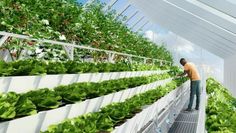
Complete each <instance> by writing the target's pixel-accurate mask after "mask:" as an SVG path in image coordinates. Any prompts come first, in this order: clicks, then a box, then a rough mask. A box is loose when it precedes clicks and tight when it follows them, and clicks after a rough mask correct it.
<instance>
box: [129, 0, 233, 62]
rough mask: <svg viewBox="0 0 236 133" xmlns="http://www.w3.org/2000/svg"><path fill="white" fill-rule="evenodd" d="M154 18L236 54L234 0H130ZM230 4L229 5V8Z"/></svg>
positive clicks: (220, 52)
mask: <svg viewBox="0 0 236 133" xmlns="http://www.w3.org/2000/svg"><path fill="white" fill-rule="evenodd" d="M129 2H130V3H131V5H133V6H135V7H137V9H139V10H140V11H142V13H143V14H145V17H147V18H148V19H149V20H150V21H151V22H153V23H158V24H160V25H161V26H163V27H165V28H167V29H168V30H170V31H172V32H174V33H176V34H178V35H179V36H182V37H183V38H185V39H187V40H189V41H191V42H193V43H194V44H196V45H199V46H201V47H202V48H204V49H206V50H208V51H210V52H212V53H214V54H215V55H217V56H219V57H222V58H227V57H230V56H232V55H234V54H236V52H235V51H236V26H235V24H236V19H235V17H236V8H235V6H236V4H235V2H233V1H231V0H181V1H180V0H148V1H147V0H146V1H144V0H130V1H129ZM226 7H227V8H226Z"/></svg>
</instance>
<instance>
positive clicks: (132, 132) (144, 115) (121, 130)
mask: <svg viewBox="0 0 236 133" xmlns="http://www.w3.org/2000/svg"><path fill="white" fill-rule="evenodd" d="M187 87H188V81H187V82H186V83H184V84H183V85H181V86H180V87H178V88H176V89H175V90H173V91H171V92H170V93H168V94H167V95H165V96H164V97H162V98H161V99H159V100H158V101H156V102H155V103H154V104H152V105H150V106H148V107H147V108H145V109H143V111H142V112H140V113H138V114H136V115H135V116H134V117H133V118H131V119H129V120H127V121H126V122H125V123H124V124H122V125H121V126H118V127H115V129H114V130H113V131H112V133H136V132H138V131H140V129H141V128H142V127H144V126H145V125H146V124H147V123H148V122H149V121H151V120H152V119H154V118H155V117H157V114H158V113H160V111H163V110H165V109H166V107H167V106H168V105H169V104H170V102H171V101H172V102H173V101H174V100H175V99H176V97H178V95H177V94H178V93H177V92H178V90H183V88H187ZM182 93H183V91H182Z"/></svg>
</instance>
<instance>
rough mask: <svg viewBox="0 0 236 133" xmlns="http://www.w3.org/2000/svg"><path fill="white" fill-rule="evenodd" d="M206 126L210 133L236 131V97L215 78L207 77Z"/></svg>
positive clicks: (231, 132) (230, 132) (233, 132)
mask: <svg viewBox="0 0 236 133" xmlns="http://www.w3.org/2000/svg"><path fill="white" fill-rule="evenodd" d="M207 93H208V104H207V109H206V114H207V119H206V128H207V131H208V132H209V133H235V132H236V98H234V97H233V96H232V95H231V94H230V92H229V91H228V90H227V89H226V88H225V87H224V86H222V85H221V84H220V83H219V82H217V81H216V80H215V79H213V78H209V79H207Z"/></svg>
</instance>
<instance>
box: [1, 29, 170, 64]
mask: <svg viewBox="0 0 236 133" xmlns="http://www.w3.org/2000/svg"><path fill="white" fill-rule="evenodd" d="M0 36H2V37H1V39H0V47H1V46H2V45H4V43H5V42H6V40H7V39H8V38H10V37H13V38H17V39H23V40H30V41H35V42H39V43H49V44H52V45H61V46H63V48H64V50H65V52H66V53H67V56H68V58H69V59H71V60H73V59H74V48H78V49H85V50H90V51H96V52H105V53H106V54H107V55H108V61H110V62H112V60H113V58H114V57H115V55H120V56H125V57H127V58H128V59H129V60H130V61H132V58H139V59H143V61H144V63H146V61H147V60H152V62H160V64H161V65H162V64H163V63H166V64H169V65H172V62H170V61H166V60H161V59H154V58H148V57H143V56H137V55H132V54H127V53H121V52H116V51H110V50H104V49H98V48H92V47H89V46H81V45H76V44H73V43H66V42H61V41H54V40H48V39H36V38H33V37H30V36H26V35H20V34H14V33H9V32H4V31H0Z"/></svg>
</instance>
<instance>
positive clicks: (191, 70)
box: [178, 58, 200, 111]
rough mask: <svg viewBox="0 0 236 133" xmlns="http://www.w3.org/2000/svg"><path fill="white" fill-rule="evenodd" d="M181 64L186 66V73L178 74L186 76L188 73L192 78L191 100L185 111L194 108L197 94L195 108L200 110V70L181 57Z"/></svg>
mask: <svg viewBox="0 0 236 133" xmlns="http://www.w3.org/2000/svg"><path fill="white" fill-rule="evenodd" d="M180 64H181V65H182V66H184V73H183V74H180V75H178V76H185V75H186V74H187V75H188V77H189V78H190V80H191V85H190V87H191V88H190V100H189V104H188V108H187V109H186V110H185V111H191V110H192V105H193V99H194V95H195V94H196V97H197V99H196V107H195V109H196V110H198V109H199V103H200V76H199V73H198V70H197V68H196V66H195V65H194V64H193V63H189V62H187V60H185V59H184V58H181V59H180Z"/></svg>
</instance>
